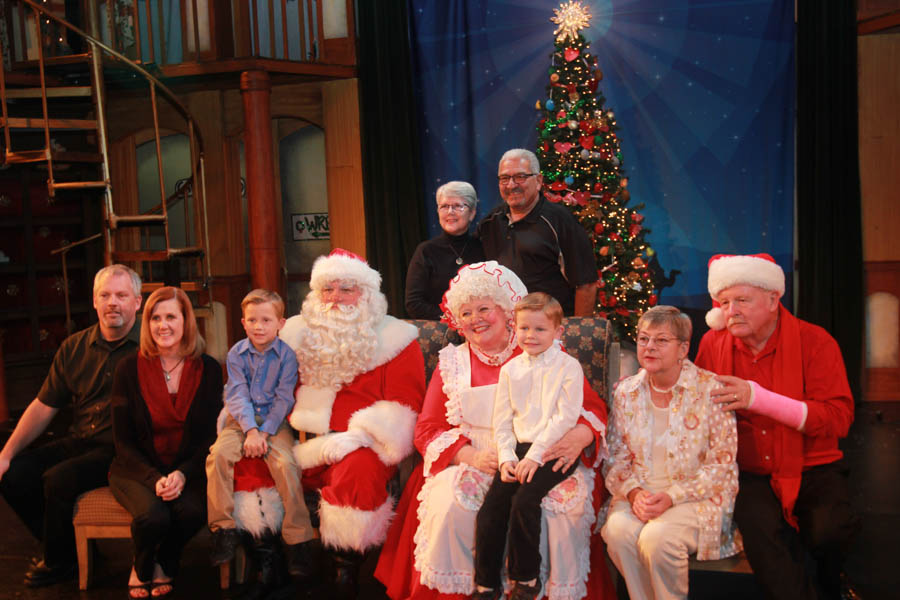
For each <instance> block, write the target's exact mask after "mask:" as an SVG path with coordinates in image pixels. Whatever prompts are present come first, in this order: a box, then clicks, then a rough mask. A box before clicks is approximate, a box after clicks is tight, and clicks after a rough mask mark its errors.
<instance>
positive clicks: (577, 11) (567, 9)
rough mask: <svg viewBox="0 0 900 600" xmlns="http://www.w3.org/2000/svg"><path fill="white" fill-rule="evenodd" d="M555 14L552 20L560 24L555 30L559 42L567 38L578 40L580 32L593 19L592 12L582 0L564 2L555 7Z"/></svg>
mask: <svg viewBox="0 0 900 600" xmlns="http://www.w3.org/2000/svg"><path fill="white" fill-rule="evenodd" d="M553 14H554V16H553V17H551V18H550V20H551V21H553V22H554V23H556V24H557V25H559V27H557V28H556V29H554V30H553V35H555V36H556V41H557V42H562V41H564V40H566V39H569V40H570V41H572V42H575V41H578V38H579V37H580V35H579V33H578V32H579V31H580V30H582V29H584V28H585V27H587V26H588V25H589V24H590V21H591V12H590V11H589V10H588V8H587V7H586V6H584V5H583V4H582V3H581V1H580V0H570V1H569V2H564V3H563V4H561V5H560V7H559V8H554V9H553Z"/></svg>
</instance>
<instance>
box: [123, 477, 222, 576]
mask: <svg viewBox="0 0 900 600" xmlns="http://www.w3.org/2000/svg"><path fill="white" fill-rule="evenodd" d="M109 487H110V490H112V494H113V496H115V497H116V500H118V501H119V503H120V504H121V505H122V506H124V507H125V509H126V510H127V511H128V512H130V513H131V515H132V517H134V519H133V520H132V521H131V542H132V544H133V546H134V570H135V573H137V576H138V579H140V580H141V581H150V579H152V578H153V565H154V563H159V566H160V567H162V570H163V572H164V573H165V574H166V575H168V576H170V577H175V575H177V574H178V565H179V563H180V562H181V552H182V550H184V547H185V546H186V545H187V543H188V542H189V541H190V540H191V538H192V537H194V535H195V534H196V533H197V532H198V531H200V528H201V527H203V526H204V525H206V480H205V478H204V479H203V480H202V481H193V482H189V483H186V484H185V487H184V491H182V493H181V495H180V496H179V497H178V498H176V499H174V500H169V501H165V500H163V499H162V498H160V497H159V496H157V495H156V493H155V491H154V490H151V489H150V488H148V487H147V486H146V485H144V484H143V483H140V482H138V481H134V480H133V479H126V478H124V477H117V476H115V475H112V476H110V478H109Z"/></svg>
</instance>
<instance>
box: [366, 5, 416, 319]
mask: <svg viewBox="0 0 900 600" xmlns="http://www.w3.org/2000/svg"><path fill="white" fill-rule="evenodd" d="M357 17H358V18H357V23H359V26H358V36H359V46H358V54H357V56H358V65H359V95H360V98H359V100H360V137H361V140H362V162H363V192H364V194H365V214H366V253H367V258H368V261H369V264H370V265H371V266H372V267H373V268H375V269H378V271H379V272H381V276H382V281H383V283H382V290H383V291H384V293H385V295H386V296H387V299H388V305H389V312H390V313H391V314H393V315H396V316H398V317H399V316H405V314H406V311H405V309H404V307H403V292H404V287H405V279H406V267H407V265H409V259H410V258H411V257H412V254H413V252H414V251H415V249H416V246H417V245H418V243H419V242H420V241H422V239H423V238H424V235H425V207H424V204H423V202H422V198H421V194H422V192H421V190H422V188H423V186H422V181H421V179H422V169H421V153H420V152H419V131H418V126H417V122H416V111H415V110H414V102H415V100H414V98H413V83H412V74H411V69H410V43H409V34H408V28H407V3H406V1H405V0H359V2H358V3H357Z"/></svg>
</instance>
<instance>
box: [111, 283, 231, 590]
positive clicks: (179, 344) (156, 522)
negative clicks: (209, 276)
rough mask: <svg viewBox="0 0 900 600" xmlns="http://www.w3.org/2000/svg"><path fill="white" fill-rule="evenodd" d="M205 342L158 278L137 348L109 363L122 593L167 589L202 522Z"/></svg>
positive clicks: (181, 298) (214, 380) (214, 376)
mask: <svg viewBox="0 0 900 600" xmlns="http://www.w3.org/2000/svg"><path fill="white" fill-rule="evenodd" d="M204 345H205V344H204V342H203V338H202V337H200V335H199V333H198V332H197V321H196V319H195V318H194V311H193V309H192V308H191V303H190V300H189V299H188V297H187V295H186V294H185V293H184V291H182V290H181V289H179V288H174V287H163V288H160V289H158V290H156V291H155V292H153V293H152V294H151V295H150V297H149V298H148V299H147V303H146V306H145V308H144V314H143V318H142V321H141V348H140V351H139V352H138V353H137V354H135V355H132V356H131V357H128V358H126V359H123V360H122V362H121V363H120V364H119V366H118V368H117V369H116V373H115V378H114V380H113V390H112V421H113V440H114V442H115V448H116V456H115V458H114V459H113V462H112V466H111V467H110V474H109V484H110V488H111V489H112V493H113V495H114V496H115V497H116V499H117V500H118V501H119V502H120V503H121V504H122V506H124V507H125V508H126V509H127V510H128V512H130V513H131V515H132V516H133V517H134V519H133V521H132V523H131V538H132V542H133V544H134V567H133V568H132V571H131V575H130V577H129V581H128V596H129V597H130V598H148V597H153V598H162V597H164V596H168V595H169V594H171V593H172V591H173V589H174V583H173V578H174V577H175V575H176V574H177V571H178V565H179V561H180V559H181V552H182V550H183V549H184V546H185V544H187V542H188V541H189V540H190V539H191V538H192V537H193V536H194V534H195V533H197V531H199V530H200V528H201V527H203V526H204V525H205V524H206V472H205V469H204V464H205V460H206V454H207V452H208V451H209V446H210V445H211V444H212V443H213V441H215V438H216V415H217V414H218V413H219V410H220V409H221V408H222V368H221V366H219V363H218V362H216V360H215V359H213V358H212V357H210V356H208V355H206V354H203V348H204Z"/></svg>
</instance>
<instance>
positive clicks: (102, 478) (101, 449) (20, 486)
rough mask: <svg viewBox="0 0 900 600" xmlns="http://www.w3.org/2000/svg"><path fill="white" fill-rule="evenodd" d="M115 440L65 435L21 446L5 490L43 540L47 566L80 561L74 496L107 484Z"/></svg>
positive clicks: (1, 488)
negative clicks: (73, 518)
mask: <svg viewBox="0 0 900 600" xmlns="http://www.w3.org/2000/svg"><path fill="white" fill-rule="evenodd" d="M113 452H114V451H113V446H112V444H101V443H97V442H93V441H86V440H81V439H77V438H73V437H66V438H63V439H59V440H54V441H52V442H50V443H48V444H45V445H43V446H38V447H36V448H28V449H25V450H23V451H22V452H20V453H19V454H18V455H17V456H16V457H15V458H14V459H13V460H12V462H10V464H9V470H7V472H6V473H5V474H4V475H3V479H0V493H2V494H3V497H4V498H6V501H7V502H8V503H9V505H10V507H12V509H13V510H14V511H15V512H16V514H17V515H19V518H20V519H22V521H23V522H24V523H25V526H26V527H27V528H28V529H29V531H31V534H32V535H34V537H36V538H37V539H38V540H39V541H40V542H41V549H42V551H43V555H44V561H45V562H46V564H47V565H48V566H52V567H56V566H60V565H67V564H75V529H74V528H73V527H72V514H73V511H74V509H75V500H76V499H77V498H78V496H80V495H81V494H83V493H84V492H87V491H90V490H93V489H96V488H98V487H103V486H105V485H106V477H107V473H108V472H109V463H110V462H112V457H113Z"/></svg>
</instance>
